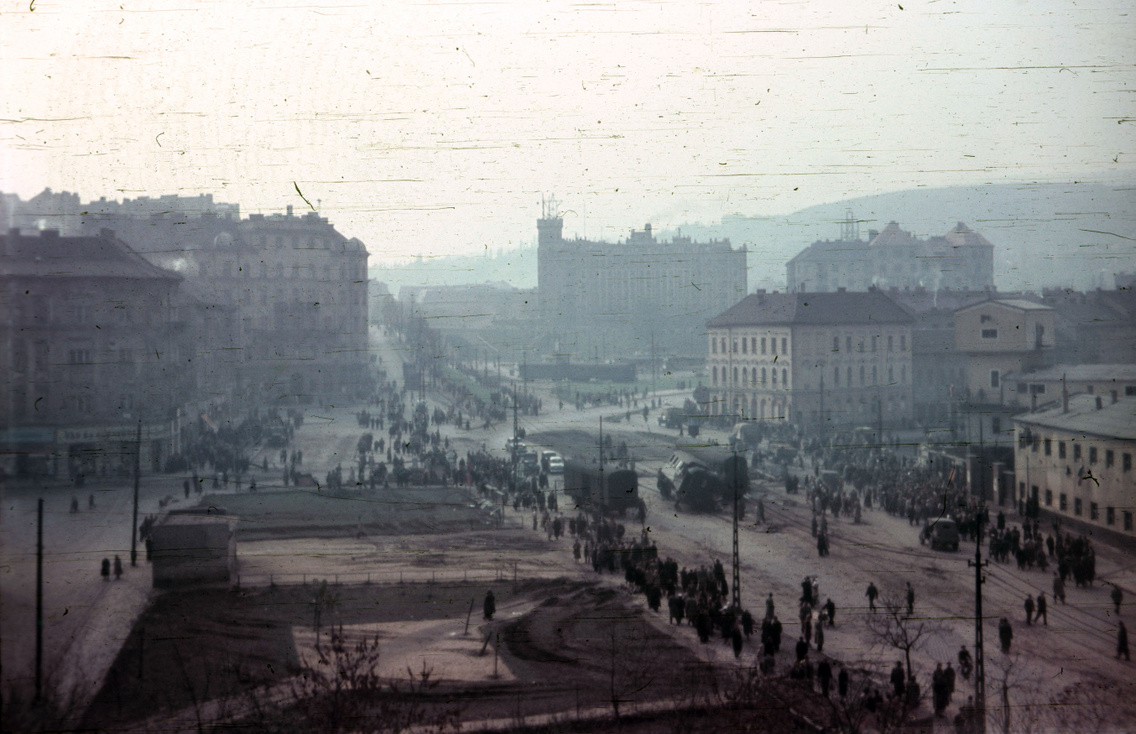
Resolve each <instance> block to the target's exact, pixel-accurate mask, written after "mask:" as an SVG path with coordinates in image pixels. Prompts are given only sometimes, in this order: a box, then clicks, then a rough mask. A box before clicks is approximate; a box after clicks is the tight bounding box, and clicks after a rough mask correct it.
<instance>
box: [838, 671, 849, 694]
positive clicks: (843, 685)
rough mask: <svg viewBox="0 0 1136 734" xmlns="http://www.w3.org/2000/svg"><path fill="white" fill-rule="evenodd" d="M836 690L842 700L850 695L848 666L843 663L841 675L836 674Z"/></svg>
mask: <svg viewBox="0 0 1136 734" xmlns="http://www.w3.org/2000/svg"><path fill="white" fill-rule="evenodd" d="M836 692H837V693H839V694H840V698H841V699H842V700H843V699H844V698H845V697H847V696H848V668H845V667H844V666H843V665H841V666H840V675H838V676H836Z"/></svg>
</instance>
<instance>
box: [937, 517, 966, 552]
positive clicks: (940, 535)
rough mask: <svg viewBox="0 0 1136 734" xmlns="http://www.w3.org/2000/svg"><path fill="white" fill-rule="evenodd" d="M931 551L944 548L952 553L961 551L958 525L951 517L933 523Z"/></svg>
mask: <svg viewBox="0 0 1136 734" xmlns="http://www.w3.org/2000/svg"><path fill="white" fill-rule="evenodd" d="M930 535H931V550H939V549H940V548H943V549H945V550H947V549H949V550H952V551H957V550H958V549H959V529H958V524H956V523H955V521H954V520H952V519H950V518H949V517H944V518H940V519H938V520H935V521H934V522H932V523H931V531H930Z"/></svg>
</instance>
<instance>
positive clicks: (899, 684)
mask: <svg viewBox="0 0 1136 734" xmlns="http://www.w3.org/2000/svg"><path fill="white" fill-rule="evenodd" d="M906 682H907V676H906V675H904V674H903V663H902V662H900V661H899V660H896V661H895V667H894V668H892V669H891V688H892V691H893V692H894V693H895V697H896V698H902V697H903V692H904V690H905V684H906Z"/></svg>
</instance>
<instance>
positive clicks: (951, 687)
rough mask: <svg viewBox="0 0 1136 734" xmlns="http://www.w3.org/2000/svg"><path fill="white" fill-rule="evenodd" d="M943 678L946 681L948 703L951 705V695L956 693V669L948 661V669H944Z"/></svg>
mask: <svg viewBox="0 0 1136 734" xmlns="http://www.w3.org/2000/svg"><path fill="white" fill-rule="evenodd" d="M943 680H944V681H946V688H947V705H948V706H950V705H951V697H952V696H954V695H955V669H954V667H952V666H951V663H950V661H949V660H948V661H947V669H946V670H944V671H943Z"/></svg>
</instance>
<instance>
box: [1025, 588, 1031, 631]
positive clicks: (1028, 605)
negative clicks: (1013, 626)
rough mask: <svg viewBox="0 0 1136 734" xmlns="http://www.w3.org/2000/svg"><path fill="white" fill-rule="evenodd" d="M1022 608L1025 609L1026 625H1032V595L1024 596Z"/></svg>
mask: <svg viewBox="0 0 1136 734" xmlns="http://www.w3.org/2000/svg"><path fill="white" fill-rule="evenodd" d="M1024 606H1025V609H1026V624H1027V625H1030V624H1033V595H1032V594H1027V595H1026V600H1025V602H1024Z"/></svg>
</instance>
